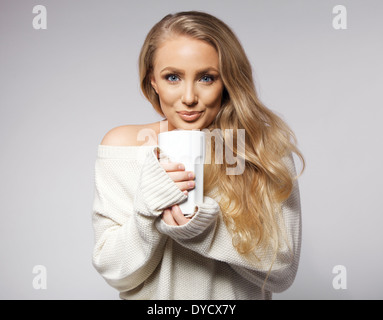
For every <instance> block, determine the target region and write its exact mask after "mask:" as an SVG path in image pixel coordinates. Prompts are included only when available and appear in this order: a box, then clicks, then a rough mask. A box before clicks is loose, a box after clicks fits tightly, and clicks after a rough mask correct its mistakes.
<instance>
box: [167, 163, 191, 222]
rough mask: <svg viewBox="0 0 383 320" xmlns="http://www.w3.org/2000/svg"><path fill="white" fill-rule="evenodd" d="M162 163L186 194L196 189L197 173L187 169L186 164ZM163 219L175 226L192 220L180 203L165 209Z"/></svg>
mask: <svg viewBox="0 0 383 320" xmlns="http://www.w3.org/2000/svg"><path fill="white" fill-rule="evenodd" d="M160 165H161V166H162V168H163V169H164V170H165V171H166V173H167V174H168V175H169V177H170V178H171V179H172V180H173V181H174V183H175V184H176V185H177V186H178V188H180V190H181V191H182V192H183V193H184V194H185V195H187V194H188V190H191V189H194V187H195V182H194V179H195V174H194V172H191V171H185V166H184V165H183V164H182V163H176V162H160ZM162 219H163V220H164V222H165V223H166V224H168V225H173V226H178V225H183V224H186V223H187V222H188V221H189V220H190V219H187V218H185V216H184V215H183V213H182V211H181V209H180V207H179V206H178V205H174V206H172V207H170V208H167V209H165V210H164V212H163V213H162Z"/></svg>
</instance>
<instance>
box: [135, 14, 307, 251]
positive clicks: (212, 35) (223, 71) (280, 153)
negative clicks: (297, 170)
mask: <svg viewBox="0 0 383 320" xmlns="http://www.w3.org/2000/svg"><path fill="white" fill-rule="evenodd" d="M180 35H183V36H190V37H192V38H194V39H198V40H202V41H205V42H207V43H209V44H211V45H212V46H213V47H214V48H215V49H216V50H217V52H218V55H219V68H220V70H219V71H220V75H221V78H222V81H223V84H224V91H223V97H222V106H221V109H220V111H219V113H218V115H217V117H216V119H215V120H214V121H213V123H212V124H211V125H210V126H209V127H208V128H207V129H209V130H211V131H213V130H214V129H220V130H221V132H222V131H224V130H226V129H233V133H234V134H233V141H231V142H230V141H228V139H229V137H227V136H225V135H222V136H221V139H223V143H224V145H225V148H227V147H228V146H229V148H231V146H233V147H232V152H233V154H234V155H236V156H237V157H240V158H242V159H243V160H244V163H245V168H244V172H243V174H241V175H228V174H226V169H227V168H228V167H230V164H229V163H228V162H227V161H225V160H224V161H223V162H224V163H223V164H217V163H215V161H212V162H211V163H209V164H205V176H204V179H205V180H204V183H205V184H204V193H205V194H209V193H213V191H215V193H216V194H217V195H221V199H220V201H219V204H220V207H221V210H222V215H223V219H224V221H225V223H226V225H227V227H228V229H229V230H230V231H231V233H232V237H233V245H234V247H235V248H236V249H237V251H238V252H239V253H241V254H247V253H250V252H252V253H254V251H255V249H257V248H261V247H263V248H270V246H271V247H273V248H274V253H275V254H274V257H275V256H276V254H277V251H278V247H279V243H280V239H279V238H280V233H281V232H280V230H279V229H280V228H279V222H278V221H279V215H280V213H281V205H282V202H283V201H284V200H286V199H287V198H288V197H289V196H290V194H291V192H292V189H293V185H294V179H295V177H293V176H292V175H291V172H290V171H289V168H288V166H287V164H286V162H285V161H284V158H285V157H287V156H290V154H291V153H295V154H296V155H297V156H298V157H299V158H300V159H301V161H302V164H303V167H302V171H303V169H304V159H303V156H302V154H301V153H300V152H299V150H298V148H297V147H296V138H295V136H294V133H293V132H292V131H291V130H290V128H289V127H288V125H287V124H286V123H285V122H284V121H283V120H282V119H281V118H280V117H279V116H277V115H276V114H274V113H273V112H272V111H271V110H269V109H268V108H267V107H265V106H264V105H263V104H262V102H261V101H260V100H259V99H258V97H257V94H256V90H255V86H254V81H253V76H252V68H251V65H250V62H249V60H248V59H247V57H246V54H245V52H244V50H243V48H242V46H241V44H240V42H239V41H238V39H237V37H236V36H235V34H234V33H233V32H232V30H231V29H230V28H229V27H228V26H227V25H226V24H225V23H224V22H222V21H221V20H219V19H217V18H216V17H214V16H212V15H209V14H207V13H204V12H197V11H189V12H179V13H176V14H170V15H167V16H166V17H164V18H163V19H162V20H161V21H160V22H158V23H157V24H156V25H155V26H154V27H153V28H152V29H151V30H150V32H149V33H148V35H147V37H146V40H145V42H144V44H143V47H142V49H141V53H140V58H139V70H140V79H141V89H142V91H143V93H144V95H145V96H146V98H147V99H148V100H149V101H150V102H151V104H152V105H153V107H154V108H155V110H156V111H157V112H158V113H159V114H160V115H162V116H163V115H164V114H163V113H162V110H161V106H160V102H159V97H158V95H157V93H156V92H155V91H154V89H153V88H152V85H151V82H150V77H151V72H152V71H153V61H154V58H155V52H156V48H158V46H159V45H160V44H161V43H162V42H163V41H166V39H169V38H170V37H172V36H180ZM237 129H244V130H245V133H246V135H245V137H246V138H245V153H246V154H241V152H239V150H237V147H236V141H237V135H236V132H237ZM216 139H217V138H215V140H214V141H211V148H210V150H211V153H212V154H211V158H212V159H213V153H214V150H215V143H216V142H217V140H216ZM238 149H239V148H238Z"/></svg>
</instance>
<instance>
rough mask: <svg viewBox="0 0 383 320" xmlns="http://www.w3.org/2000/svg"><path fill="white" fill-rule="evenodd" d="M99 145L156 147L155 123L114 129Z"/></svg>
mask: <svg viewBox="0 0 383 320" xmlns="http://www.w3.org/2000/svg"><path fill="white" fill-rule="evenodd" d="M101 144H102V145H107V146H142V145H156V144H157V123H150V124H143V125H123V126H119V127H115V128H113V129H111V130H110V131H108V132H107V133H106V135H105V136H104V138H103V139H102V141H101Z"/></svg>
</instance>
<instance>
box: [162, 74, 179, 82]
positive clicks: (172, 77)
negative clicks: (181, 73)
mask: <svg viewBox="0 0 383 320" xmlns="http://www.w3.org/2000/svg"><path fill="white" fill-rule="evenodd" d="M165 78H166V80H168V81H170V82H177V81H179V80H180V78H179V77H178V76H177V75H176V74H169V75H166V76H165Z"/></svg>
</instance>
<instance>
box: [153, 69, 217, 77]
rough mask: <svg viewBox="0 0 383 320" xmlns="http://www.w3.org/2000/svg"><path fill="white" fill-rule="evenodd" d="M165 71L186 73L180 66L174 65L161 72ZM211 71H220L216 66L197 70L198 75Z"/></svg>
mask: <svg viewBox="0 0 383 320" xmlns="http://www.w3.org/2000/svg"><path fill="white" fill-rule="evenodd" d="M165 71H170V72H174V73H177V74H180V75H184V74H185V72H184V71H183V70H181V69H178V68H174V67H166V68H164V69H162V70H161V71H160V73H163V72H165ZM211 71H214V72H217V73H219V71H218V70H217V69H216V68H214V67H207V68H204V69H200V70H197V74H198V75H202V74H205V73H208V72H211Z"/></svg>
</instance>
